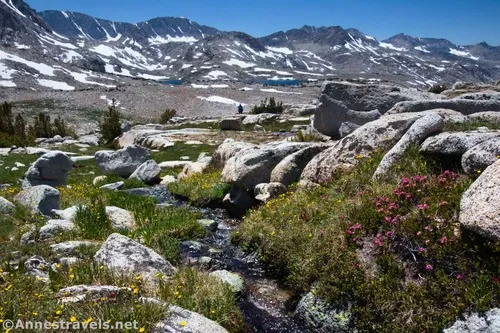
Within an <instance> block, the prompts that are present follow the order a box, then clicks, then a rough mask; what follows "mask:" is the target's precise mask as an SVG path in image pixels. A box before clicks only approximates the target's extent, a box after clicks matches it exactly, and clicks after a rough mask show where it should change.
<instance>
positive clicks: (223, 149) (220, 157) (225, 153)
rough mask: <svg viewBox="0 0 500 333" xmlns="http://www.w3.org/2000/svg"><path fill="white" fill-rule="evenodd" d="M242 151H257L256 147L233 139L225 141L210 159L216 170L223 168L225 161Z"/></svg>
mask: <svg viewBox="0 0 500 333" xmlns="http://www.w3.org/2000/svg"><path fill="white" fill-rule="evenodd" d="M243 149H258V146H257V145H255V144H253V143H249V142H244V141H235V140H234V139H229V138H228V139H226V140H224V142H223V143H222V144H221V145H220V146H219V147H218V148H217V149H216V150H215V152H214V154H213V158H212V164H213V165H214V166H215V167H216V168H223V167H224V165H225V164H226V162H227V160H229V159H230V158H231V157H233V156H235V155H236V154H237V153H238V152H240V151H241V150H243Z"/></svg>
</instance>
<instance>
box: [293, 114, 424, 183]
mask: <svg viewBox="0 0 500 333" xmlns="http://www.w3.org/2000/svg"><path fill="white" fill-rule="evenodd" d="M426 114H428V113H424V112H421V113H407V114H397V115H384V116H383V117H381V118H380V119H378V120H375V121H372V122H370V123H368V124H365V125H363V126H361V127H360V128H358V129H357V130H355V131H354V132H352V133H351V134H349V135H348V136H346V137H345V138H343V139H341V140H340V141H337V142H336V143H335V144H334V145H333V146H332V147H331V148H328V149H326V150H324V151H323V152H321V153H319V154H318V155H316V156H315V157H314V158H313V159H312V160H311V161H310V162H309V163H308V164H307V166H306V167H305V168H304V171H303V172H302V175H301V184H302V185H309V184H310V183H316V184H319V183H324V182H327V181H329V180H330V179H331V177H332V175H333V173H334V172H336V171H343V170H349V169H351V168H353V167H354V166H355V165H357V164H358V162H359V160H360V159H361V158H363V157H367V156H368V155H369V154H370V153H372V152H374V151H375V150H377V149H382V150H385V149H390V148H391V147H393V146H394V145H395V144H396V143H397V142H398V141H399V140H400V139H401V137H402V136H403V135H404V134H405V133H406V131H407V130H408V129H409V128H410V126H411V125H412V124H413V123H414V122H415V121H416V120H417V119H420V118H421V117H423V116H425V115H426Z"/></svg>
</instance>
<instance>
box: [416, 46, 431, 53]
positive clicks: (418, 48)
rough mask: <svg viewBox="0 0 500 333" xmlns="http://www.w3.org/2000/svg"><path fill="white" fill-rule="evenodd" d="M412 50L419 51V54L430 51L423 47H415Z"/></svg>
mask: <svg viewBox="0 0 500 333" xmlns="http://www.w3.org/2000/svg"><path fill="white" fill-rule="evenodd" d="M414 49H415V50H417V51H420V52H424V53H431V51H429V50H427V49H426V48H425V47H423V46H415V47H414Z"/></svg>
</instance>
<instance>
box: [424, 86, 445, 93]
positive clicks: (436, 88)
mask: <svg viewBox="0 0 500 333" xmlns="http://www.w3.org/2000/svg"><path fill="white" fill-rule="evenodd" d="M448 89H449V88H448V86H446V85H445V84H434V85H432V86H431V87H430V88H429V89H428V92H430V93H433V94H440V93H442V92H443V91H445V90H448Z"/></svg>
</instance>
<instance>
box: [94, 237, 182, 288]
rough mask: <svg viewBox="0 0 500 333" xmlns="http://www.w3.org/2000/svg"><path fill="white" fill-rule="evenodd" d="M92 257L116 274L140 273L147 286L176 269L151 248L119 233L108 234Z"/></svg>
mask: <svg viewBox="0 0 500 333" xmlns="http://www.w3.org/2000/svg"><path fill="white" fill-rule="evenodd" d="M94 258H95V260H96V261H97V262H98V263H100V264H102V265H104V266H105V267H106V268H107V269H109V270H111V271H112V272H114V273H116V274H119V275H120V274H122V275H129V276H136V275H140V276H141V278H142V279H143V280H144V282H145V283H147V284H148V285H149V286H155V285H156V284H157V282H158V281H159V278H161V277H163V276H165V277H170V276H172V275H174V274H175V273H176V271H177V269H176V268H175V267H174V266H172V265H171V264H170V263H169V262H168V261H166V260H165V259H163V258H162V257H161V256H160V255H159V254H158V253H156V252H155V251H153V250H152V249H150V248H148V247H146V246H144V245H141V244H139V243H137V242H136V241H134V240H132V239H130V238H128V237H126V236H123V235H120V234H112V235H110V236H109V237H108V239H107V240H106V241H105V242H104V243H103V244H102V246H101V248H100V249H99V251H97V253H96V254H95V257H94Z"/></svg>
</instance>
